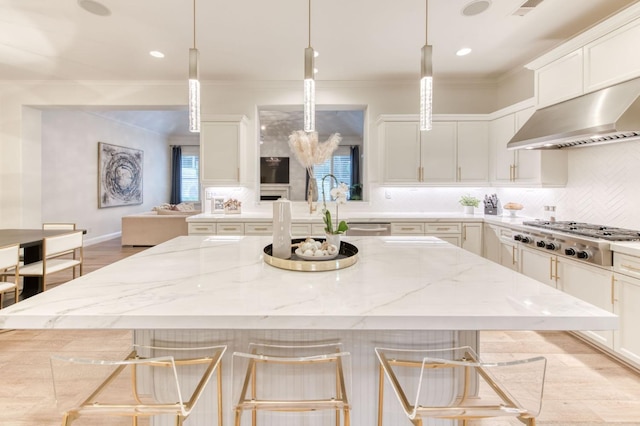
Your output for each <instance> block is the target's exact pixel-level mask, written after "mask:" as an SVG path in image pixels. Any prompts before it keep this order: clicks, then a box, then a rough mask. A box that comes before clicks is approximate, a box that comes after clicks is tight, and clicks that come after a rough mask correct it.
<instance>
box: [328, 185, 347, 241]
mask: <svg viewBox="0 0 640 426" xmlns="http://www.w3.org/2000/svg"><path fill="white" fill-rule="evenodd" d="M328 177H330V178H332V179H333V180H334V181H335V182H336V183H337V184H338V186H336V187H335V188H332V189H331V191H330V193H329V194H330V195H331V197H333V198H334V199H335V200H336V227H335V228H334V227H333V222H332V220H331V212H330V211H329V209H328V208H327V201H326V199H325V195H324V180H325V179H326V178H328ZM348 192H349V187H348V186H347V184H346V183H344V182H338V179H336V177H335V176H334V175H332V174H328V175H325V176H324V177H323V178H322V204H323V205H324V207H323V208H322V220H323V221H324V225H325V226H324V232H326V233H327V234H344V233H345V232H347V230H348V229H349V226H348V225H347V222H345V221H344V220H343V221H340V220H339V219H338V206H339V205H340V204H345V203H346V202H347V193H348Z"/></svg>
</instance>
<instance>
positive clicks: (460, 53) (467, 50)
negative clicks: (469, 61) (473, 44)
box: [456, 47, 471, 56]
mask: <svg viewBox="0 0 640 426" xmlns="http://www.w3.org/2000/svg"><path fill="white" fill-rule="evenodd" d="M469 53H471V48H470V47H463V48H462V49H460V50H458V51H457V52H456V55H458V56H465V55H468V54H469Z"/></svg>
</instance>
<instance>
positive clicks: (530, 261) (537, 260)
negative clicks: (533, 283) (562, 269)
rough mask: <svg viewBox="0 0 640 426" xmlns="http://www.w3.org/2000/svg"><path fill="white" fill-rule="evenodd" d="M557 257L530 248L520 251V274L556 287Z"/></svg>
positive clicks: (523, 248)
mask: <svg viewBox="0 0 640 426" xmlns="http://www.w3.org/2000/svg"><path fill="white" fill-rule="evenodd" d="M556 262H557V256H556V255H553V254H549V253H545V252H543V251H538V250H535V249H531V248H528V247H522V248H521V249H520V272H522V273H523V274H524V275H526V276H528V277H529V278H533V279H534V280H538V281H540V282H541V283H543V284H546V285H548V286H551V287H554V288H555V287H556V279H555V274H556Z"/></svg>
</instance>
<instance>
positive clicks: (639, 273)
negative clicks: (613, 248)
mask: <svg viewBox="0 0 640 426" xmlns="http://www.w3.org/2000/svg"><path fill="white" fill-rule="evenodd" d="M613 270H614V271H616V272H619V273H621V274H625V275H628V276H630V277H634V278H640V257H635V256H629V255H626V254H622V253H613Z"/></svg>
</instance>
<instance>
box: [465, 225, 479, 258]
mask: <svg viewBox="0 0 640 426" xmlns="http://www.w3.org/2000/svg"><path fill="white" fill-rule="evenodd" d="M462 248H463V249H465V250H469V251H470V252H471V253H475V254H477V255H478V256H482V224H481V223H463V224H462Z"/></svg>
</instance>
